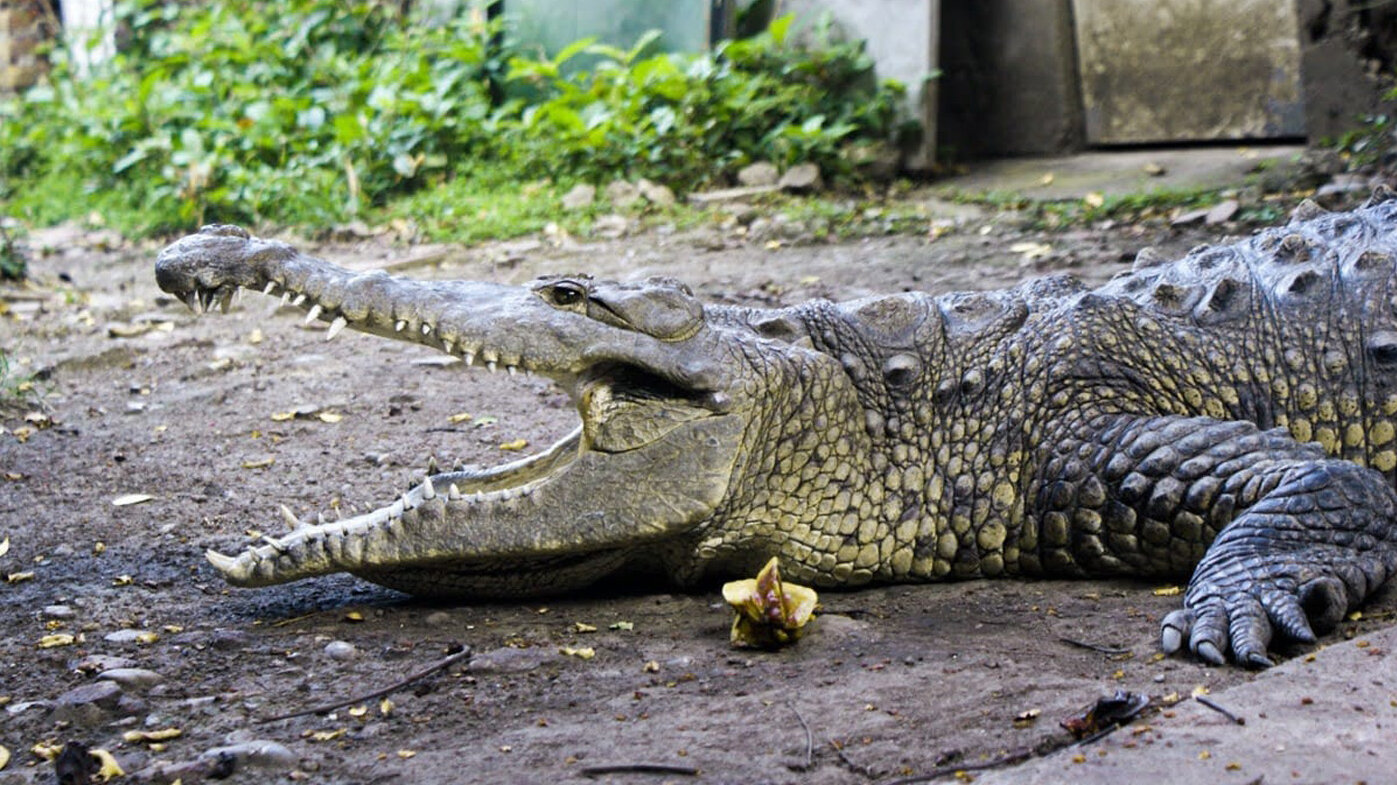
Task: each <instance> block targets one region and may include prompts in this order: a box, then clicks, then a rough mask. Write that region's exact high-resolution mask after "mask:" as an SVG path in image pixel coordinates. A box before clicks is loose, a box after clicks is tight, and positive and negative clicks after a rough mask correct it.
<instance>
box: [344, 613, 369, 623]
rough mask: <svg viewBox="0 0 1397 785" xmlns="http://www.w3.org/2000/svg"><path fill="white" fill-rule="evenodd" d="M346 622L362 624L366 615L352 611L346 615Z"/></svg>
mask: <svg viewBox="0 0 1397 785" xmlns="http://www.w3.org/2000/svg"><path fill="white" fill-rule="evenodd" d="M344 620H345V621H348V622H355V623H357V622H361V621H363V620H364V614H362V613H360V612H359V611H350V612H349V613H346V614H345V615H344Z"/></svg>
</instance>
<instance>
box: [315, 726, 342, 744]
mask: <svg viewBox="0 0 1397 785" xmlns="http://www.w3.org/2000/svg"><path fill="white" fill-rule="evenodd" d="M348 732H349V728H340V729H339V730H318V731H311V732H310V735H309V736H308V738H309V739H310V740H311V741H334V740H335V739H338V738H339V737H341V736H343V735H344V734H346V733H348Z"/></svg>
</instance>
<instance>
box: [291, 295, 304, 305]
mask: <svg viewBox="0 0 1397 785" xmlns="http://www.w3.org/2000/svg"><path fill="white" fill-rule="evenodd" d="M305 301H306V296H305V295H304V294H298V295H296V298H295V299H294V300H292V301H291V304H292V305H294V306H296V307H297V308H300V307H301V303H303V302H305Z"/></svg>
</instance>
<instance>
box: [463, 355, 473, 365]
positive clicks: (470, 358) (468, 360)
mask: <svg viewBox="0 0 1397 785" xmlns="http://www.w3.org/2000/svg"><path fill="white" fill-rule="evenodd" d="M461 359H462V360H465V361H466V365H475V352H466V353H465V354H463V355H461Z"/></svg>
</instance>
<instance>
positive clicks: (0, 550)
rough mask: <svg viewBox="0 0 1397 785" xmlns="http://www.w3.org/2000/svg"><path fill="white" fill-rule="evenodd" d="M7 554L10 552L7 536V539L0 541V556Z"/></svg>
mask: <svg viewBox="0 0 1397 785" xmlns="http://www.w3.org/2000/svg"><path fill="white" fill-rule="evenodd" d="M9 552H10V538H9V537H8V536H7V537H5V539H3V540H0V556H4V555H5V554H7V553H9Z"/></svg>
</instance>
